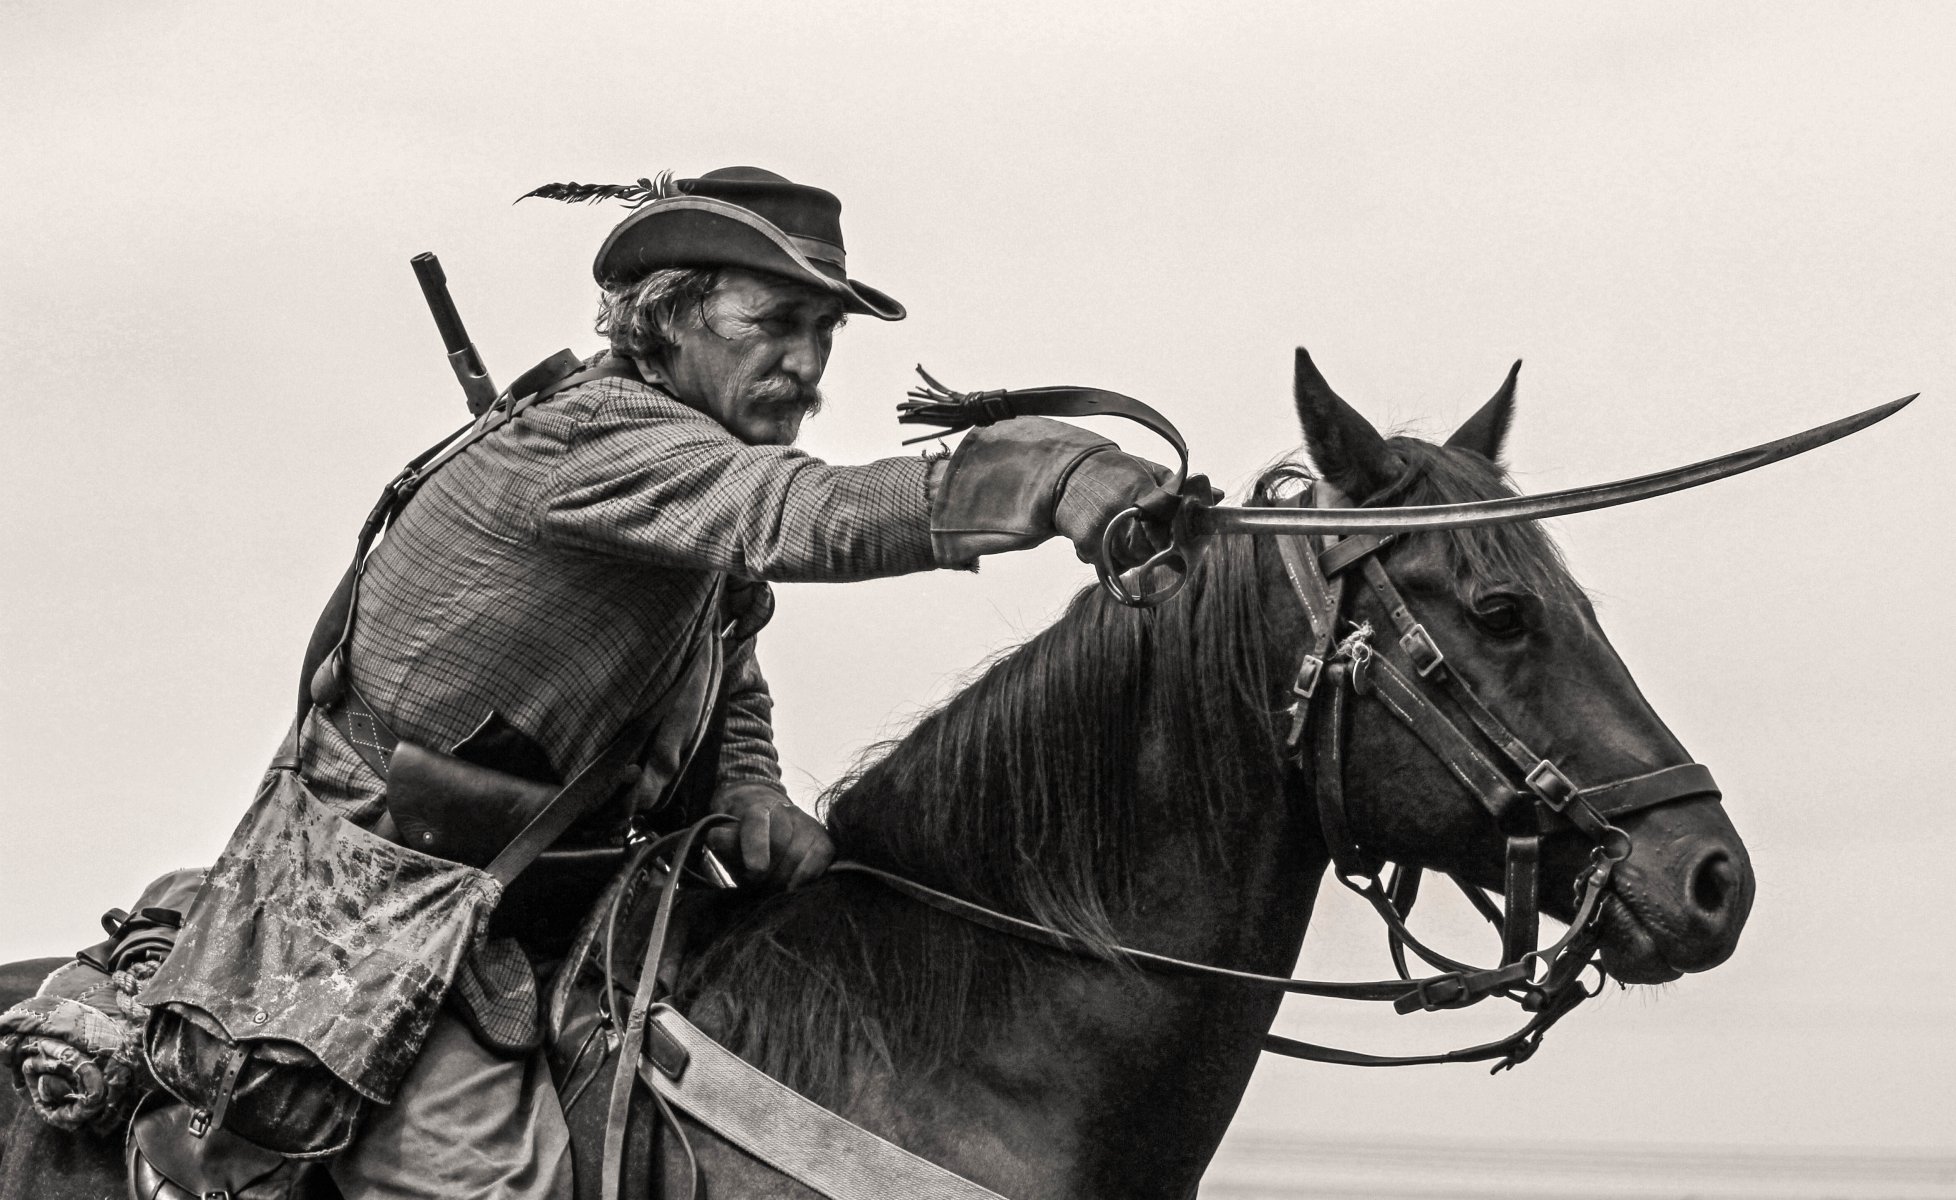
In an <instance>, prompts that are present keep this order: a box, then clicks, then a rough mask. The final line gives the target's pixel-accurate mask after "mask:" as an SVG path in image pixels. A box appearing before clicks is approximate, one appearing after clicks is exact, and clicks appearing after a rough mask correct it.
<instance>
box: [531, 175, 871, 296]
mask: <svg viewBox="0 0 1956 1200" xmlns="http://www.w3.org/2000/svg"><path fill="white" fill-rule="evenodd" d="M640 183H641V185H642V186H641V188H638V189H609V188H607V189H605V191H606V192H607V194H609V195H612V196H620V195H624V196H627V197H628V198H629V197H631V196H634V195H636V196H637V197H639V198H640V199H639V204H638V207H637V208H636V209H635V210H634V211H633V212H632V214H631V215H630V216H628V217H626V218H625V219H624V220H623V221H620V222H619V223H618V227H617V228H616V229H613V230H612V231H611V236H609V237H607V238H605V240H604V245H603V246H602V247H600V248H599V250H598V259H597V262H596V263H595V264H593V266H592V269H591V270H592V274H593V275H595V276H597V280H598V282H599V283H600V284H603V285H605V286H607V287H615V286H617V285H619V284H622V283H630V282H632V281H633V280H636V279H640V278H643V277H644V276H645V275H646V274H647V273H648V272H650V271H654V270H657V269H659V268H661V267H707V266H729V267H746V268H748V269H750V270H754V271H765V272H767V273H769V274H773V275H781V276H785V277H787V278H789V279H793V280H796V281H798V282H802V283H808V284H811V285H813V286H815V287H818V288H821V289H823V290H824V291H829V292H833V293H835V294H836V295H837V296H840V297H841V298H842V301H843V307H844V308H845V309H847V310H848V311H849V312H854V313H864V314H867V315H869V316H872V317H880V318H882V319H883V320H885V321H900V320H902V319H903V317H904V308H903V305H901V304H899V303H897V301H896V300H894V299H893V298H891V297H890V296H887V295H885V294H884V293H882V292H879V291H877V290H876V289H875V288H873V287H870V286H869V285H868V284H865V283H858V282H857V281H855V280H853V279H850V278H849V277H848V273H847V270H846V268H845V262H846V259H845V257H844V255H843V250H842V202H841V201H840V200H838V199H836V198H835V196H834V195H833V194H832V193H829V192H825V191H823V190H822V189H821V188H817V187H809V186H808V185H807V184H802V183H793V182H790V181H789V180H786V179H783V178H782V177H781V176H779V175H776V174H775V173H774V172H772V171H763V170H762V169H760V168H759V167H722V168H721V169H720V170H718V171H708V172H707V173H706V174H704V175H702V176H700V177H699V178H698V179H679V180H667V179H665V178H661V179H660V180H658V181H657V182H656V183H654V182H650V181H645V180H641V181H640ZM552 186H553V187H557V188H578V187H580V186H581V185H577V184H570V185H552ZM532 195H546V196H548V197H549V198H552V199H585V198H597V197H595V196H583V195H578V196H572V195H551V194H550V193H549V192H548V191H547V190H546V189H543V188H539V189H537V191H536V192H534V193H532ZM647 197H649V198H647Z"/></svg>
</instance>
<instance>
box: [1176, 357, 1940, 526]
mask: <svg viewBox="0 0 1956 1200" xmlns="http://www.w3.org/2000/svg"><path fill="white" fill-rule="evenodd" d="M1918 395H1921V393H1920V392H1917V393H1915V395H1909V396H1904V397H1902V398H1901V399H1900V400H1894V401H1890V402H1889V403H1887V404H1881V405H1877V406H1875V407H1874V408H1871V409H1868V410H1867V411H1866V412H1859V413H1855V414H1854V415H1853V416H1851V417H1842V418H1841V419H1840V420H1838V421H1829V422H1828V423H1827V424H1825V425H1818V426H1815V427H1814V428H1812V429H1809V430H1807V431H1806V432H1804V433H1796V434H1794V435H1793V436H1791V437H1784V438H1781V439H1779V440H1778V441H1776V442H1767V443H1766V444H1765V445H1763V446H1754V447H1753V448H1752V449H1750V450H1740V451H1738V452H1736V453H1733V454H1725V455H1721V456H1719V457H1718V458H1710V459H1706V460H1705V461H1704V462H1700V463H1692V464H1691V465H1690V466H1688V467H1674V468H1672V469H1671V470H1668V471H1658V472H1655V473H1654V474H1650V475H1639V476H1637V477H1636V478H1635V479H1623V480H1619V481H1617V482H1616V483H1597V484H1591V485H1589V486H1588V487H1579V488H1569V489H1567V490H1566V491H1560V492H1543V493H1542V494H1541V495H1538V496H1505V497H1503V498H1501V499H1499V500H1474V501H1470V502H1468V503H1465V504H1431V505H1423V506H1420V505H1416V506H1412V507H1406V508H1313V509H1298V508H1244V507H1240V506H1236V505H1217V506H1215V507H1213V508H1201V507H1197V506H1194V505H1191V506H1189V511H1188V520H1189V524H1190V527H1191V532H1194V533H1196V534H1198V535H1200V534H1210V533H1250V534H1284V533H1291V534H1298V533H1304V534H1308V533H1412V532H1415V531H1418V530H1422V529H1466V528H1469V527H1470V526H1474V525H1502V524H1506V523H1508V522H1510V521H1538V520H1541V519H1543V518H1545V517H1560V516H1566V515H1568V514H1569V513H1579V512H1588V511H1589V510H1590V509H1593V508H1609V507H1611V506H1612V505H1616V504H1628V503H1630V502H1631V501H1632V500H1645V499H1648V498H1649V497H1651V496H1662V495H1663V494H1665V493H1666V492H1681V491H1683V490H1684V489H1686V488H1694V487H1697V486H1699V485H1700V484H1705V483H1710V482H1711V481H1713V480H1714V479H1724V478H1725V477H1726V476H1728V475H1739V474H1743V473H1744V472H1746V471H1751V470H1756V469H1757V468H1759V467H1763V466H1766V465H1767V464H1768V463H1776V462H1778V461H1780V460H1781V459H1783V458H1792V457H1793V456H1794V455H1796V454H1805V453H1806V452H1807V451H1809V450H1812V449H1814V448H1815V447H1817V446H1824V445H1826V444H1827V443H1828V442H1833V441H1838V440H1840V439H1841V438H1844V437H1846V436H1847V435H1849V434H1851V433H1858V432H1860V431H1861V430H1863V429H1866V428H1867V427H1868V426H1870V425H1873V424H1874V423H1875V422H1877V421H1882V420H1886V419H1887V418H1888V417H1891V416H1893V415H1894V414H1896V413H1897V412H1900V411H1901V410H1902V409H1903V408H1905V407H1907V406H1908V403H1909V402H1910V401H1911V400H1914V399H1915V397H1916V396H1918Z"/></svg>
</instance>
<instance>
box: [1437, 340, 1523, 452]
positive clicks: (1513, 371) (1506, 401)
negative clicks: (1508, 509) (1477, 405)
mask: <svg viewBox="0 0 1956 1200" xmlns="http://www.w3.org/2000/svg"><path fill="white" fill-rule="evenodd" d="M1519 374H1521V360H1520V359H1518V358H1517V359H1516V360H1515V365H1514V366H1512V367H1509V368H1508V377H1507V378H1506V379H1504V380H1502V381H1501V386H1500V387H1499V388H1498V389H1496V391H1495V393H1494V398H1493V399H1492V400H1489V401H1488V402H1487V403H1486V404H1483V405H1481V409H1480V411H1479V412H1477V413H1475V414H1474V415H1473V416H1471V417H1468V418H1467V422H1466V424H1464V425H1462V426H1461V427H1460V428H1458V429H1456V430H1454V431H1453V436H1452V437H1450V438H1448V439H1447V445H1448V447H1450V448H1451V449H1455V450H1472V451H1473V452H1474V453H1476V454H1478V455H1480V456H1481V457H1482V458H1484V459H1486V460H1487V461H1489V462H1491V463H1496V464H1498V463H1500V461H1501V444H1502V443H1503V442H1505V441H1507V440H1508V423H1509V422H1511V421H1513V420H1514V416H1515V376H1517V375H1519Z"/></svg>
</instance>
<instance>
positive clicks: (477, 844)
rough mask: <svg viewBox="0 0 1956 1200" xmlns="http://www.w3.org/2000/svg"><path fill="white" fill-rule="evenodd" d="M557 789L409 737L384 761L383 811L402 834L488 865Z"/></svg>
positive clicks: (424, 848) (421, 845)
mask: <svg viewBox="0 0 1956 1200" xmlns="http://www.w3.org/2000/svg"><path fill="white" fill-rule="evenodd" d="M634 773H636V771H635V770H634ZM558 790H559V789H558V788H557V786H556V785H555V784H549V783H538V782H535V781H534V780H529V779H524V778H522V777H521V776H517V775H511V774H509V773H508V772H505V771H497V770H492V769H491V768H489V767H482V766H477V765H476V764H475V763H472V762H466V761H464V760H462V759H459V758H456V757H455V756H453V755H450V754H443V753H442V752H440V751H439V750H429V749H427V748H426V747H424V746H417V745H415V744H414V743H413V742H406V741H404V742H401V743H400V744H399V745H397V746H395V748H394V753H393V755H392V756H391V757H390V758H389V759H388V762H387V811H388V812H390V813H392V814H393V817H394V824H395V825H396V826H397V827H399V829H400V831H401V840H402V841H403V842H404V843H405V844H407V845H408V846H410V847H412V848H414V849H416V850H419V851H420V852H421V853H423V854H432V855H434V856H435V857H437V858H446V859H450V860H452V861H454V862H460V863H467V864H468V865H470V866H472V867H483V866H487V865H489V863H490V861H491V860H492V859H494V858H495V857H496V855H497V854H498V853H500V852H501V851H502V848H503V847H504V846H507V845H509V843H510V840H511V839H512V838H514V837H515V836H516V835H517V833H519V832H520V831H521V830H522V829H523V827H524V826H525V825H528V824H529V823H530V819H531V818H532V817H535V816H536V815H537V814H538V813H540V812H542V811H543V809H544V806H545V805H547V804H549V803H550V800H551V798H552V797H553V796H555V795H556V794H557V792H558Z"/></svg>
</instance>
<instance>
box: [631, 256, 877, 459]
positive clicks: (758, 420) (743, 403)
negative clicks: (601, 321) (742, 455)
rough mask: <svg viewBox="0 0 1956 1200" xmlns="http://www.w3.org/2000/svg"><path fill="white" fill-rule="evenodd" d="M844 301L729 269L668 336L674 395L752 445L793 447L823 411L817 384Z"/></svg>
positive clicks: (667, 366) (669, 372) (773, 278)
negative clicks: (804, 423) (809, 419)
mask: <svg viewBox="0 0 1956 1200" xmlns="http://www.w3.org/2000/svg"><path fill="white" fill-rule="evenodd" d="M841 323H842V301H841V300H840V299H838V298H837V297H835V296H834V295H833V294H831V293H829V292H825V291H822V290H820V289H818V288H813V287H805V286H803V285H801V284H797V283H794V282H791V281H789V280H786V279H782V278H779V277H776V276H770V275H762V274H758V273H756V272H753V271H745V270H741V269H740V268H737V267H730V268H728V269H727V270H726V271H725V272H724V274H723V276H722V278H721V281H720V286H719V287H718V288H716V289H714V292H713V294H712V295H711V296H709V297H707V300H706V303H705V304H704V305H702V306H701V307H700V308H699V309H698V310H696V311H695V312H693V313H683V314H681V315H680V320H679V322H678V323H677V325H676V327H675V328H672V329H670V330H668V331H667V337H668V338H669V339H670V341H671V343H672V346H671V349H670V350H668V351H667V354H666V361H665V364H664V365H665V375H666V381H667V382H668V383H669V384H670V385H671V387H672V392H673V395H675V396H676V397H678V398H679V399H680V400H683V401H684V402H686V403H687V404H689V405H691V406H693V407H694V408H697V409H699V410H700V411H701V412H704V413H706V414H707V415H708V416H710V417H712V418H713V419H714V420H716V421H718V422H720V424H722V425H724V426H726V427H727V430H728V431H729V432H731V433H732V434H733V435H734V436H735V437H737V438H739V439H740V440H741V441H743V442H747V443H749V444H750V445H756V446H788V445H792V444H793V443H794V440H795V438H796V436H797V435H798V434H800V432H801V420H802V418H803V417H805V416H807V415H808V414H810V413H812V412H814V411H815V410H816V409H818V408H820V407H821V404H822V395H821V392H820V391H818V390H817V387H816V385H818V384H819V383H821V381H822V372H823V371H824V370H825V369H826V368H827V367H828V364H829V348H830V346H831V344H832V343H833V341H834V339H835V329H836V326H838V325H840V324H841Z"/></svg>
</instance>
